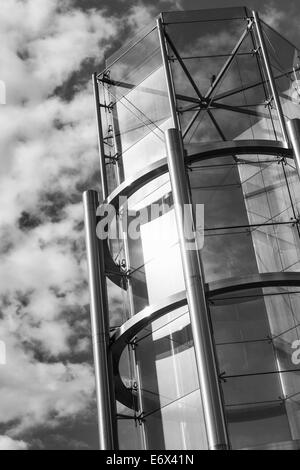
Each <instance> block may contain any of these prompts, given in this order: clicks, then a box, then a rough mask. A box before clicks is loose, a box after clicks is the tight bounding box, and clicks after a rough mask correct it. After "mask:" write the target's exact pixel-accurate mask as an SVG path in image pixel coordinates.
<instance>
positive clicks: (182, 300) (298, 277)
mask: <svg viewBox="0 0 300 470" xmlns="http://www.w3.org/2000/svg"><path fill="white" fill-rule="evenodd" d="M278 286H281V287H284V286H285V287H288V286H300V273H299V272H287V273H263V274H252V275H250V276H245V277H242V278H235V277H234V278H229V279H224V280H221V281H215V282H211V283H209V284H206V292H207V297H208V299H210V300H213V298H214V297H217V296H219V295H220V294H226V293H231V292H238V291H243V290H244V291H245V290H250V289H257V288H263V287H278ZM184 305H187V299H186V292H185V291H181V292H179V293H177V294H175V295H172V296H171V297H168V298H167V299H165V300H164V301H163V302H161V303H160V304H159V305H154V306H149V307H146V308H145V309H144V310H142V311H141V312H139V313H137V314H136V315H134V316H133V317H132V318H130V319H129V320H128V321H126V322H125V323H124V324H123V325H122V326H121V327H120V328H118V329H117V330H116V331H115V332H114V334H113V335H112V337H111V345H110V347H111V351H112V357H113V370H114V375H115V389H116V398H117V400H118V401H119V402H121V403H123V404H124V405H125V406H127V407H128V408H132V409H136V410H137V409H138V403H137V396H136V394H135V393H134V391H133V390H132V389H130V388H127V387H126V386H125V385H124V383H123V381H122V378H121V376H120V372H119V362H120V358H121V355H122V352H123V351H124V349H125V347H126V346H127V345H128V344H129V343H130V341H131V340H132V339H133V338H134V337H135V336H136V335H137V333H139V332H140V331H141V330H143V329H144V328H145V327H146V326H148V325H150V324H151V323H152V322H153V321H155V320H157V319H158V318H161V317H162V316H163V315H165V314H167V313H169V312H172V311H174V310H176V309H177V308H180V307H183V306H184Z"/></svg>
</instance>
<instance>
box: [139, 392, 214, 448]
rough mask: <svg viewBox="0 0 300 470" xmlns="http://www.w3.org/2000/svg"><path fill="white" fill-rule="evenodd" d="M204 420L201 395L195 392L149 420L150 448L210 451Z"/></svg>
mask: <svg viewBox="0 0 300 470" xmlns="http://www.w3.org/2000/svg"><path fill="white" fill-rule="evenodd" d="M203 420H204V418H203V412H202V406H201V397H200V392H199V390H196V391H195V392H193V393H190V394H189V395H187V396H186V397H182V398H181V399H179V400H177V401H175V402H174V403H171V404H170V405H168V406H166V407H164V408H162V409H161V410H159V411H157V412H155V413H153V414H151V415H149V416H147V417H146V421H145V427H146V430H147V441H148V448H149V449H166V450H172V449H173V450H205V449H207V440H206V435H205V431H204V426H203Z"/></svg>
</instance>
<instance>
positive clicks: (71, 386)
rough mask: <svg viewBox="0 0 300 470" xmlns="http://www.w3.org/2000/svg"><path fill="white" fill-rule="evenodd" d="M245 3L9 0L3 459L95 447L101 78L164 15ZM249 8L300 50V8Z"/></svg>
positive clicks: (1, 22)
mask: <svg viewBox="0 0 300 470" xmlns="http://www.w3.org/2000/svg"><path fill="white" fill-rule="evenodd" d="M244 3H246V2H244V1H239V0H231V1H225V0H209V2H208V1H207V0H195V1H193V0H181V1H180V0H178V1H176V0H160V1H152V2H151V1H146V0H145V1H144V2H142V1H133V0H131V1H125V0H1V14H0V51H1V53H0V79H1V80H4V81H5V83H6V87H7V104H6V105H5V106H4V105H1V106H0V159H1V173H0V179H1V181H0V200H1V218H0V239H1V244H0V302H1V305H0V341H5V344H6V349H7V363H6V365H0V450H2V449H10V450H13V449H16V450H18V449H49V448H50V449H94V448H96V447H97V427H96V413H95V402H94V375H93V368H92V361H91V344H90V327H89V309H88V301H89V299H88V292H87V272H86V261H85V246H84V232H83V212H82V203H81V194H82V191H83V190H85V189H87V188H95V189H99V183H98V180H99V178H98V176H99V175H98V166H97V159H98V156H97V140H96V134H95V118H94V103H93V97H92V89H91V82H90V75H91V72H93V71H95V70H98V71H101V70H102V69H103V58H104V55H109V54H110V53H111V52H113V51H114V50H115V49H116V48H118V47H119V46H120V45H121V44H122V42H123V41H124V40H125V39H126V38H128V37H130V35H132V34H133V33H134V32H135V31H136V30H137V29H139V28H140V27H141V26H143V25H144V24H149V22H150V21H151V19H152V18H154V17H155V16H156V15H157V14H158V13H159V11H162V10H171V9H181V8H186V9H197V8H205V7H207V6H209V7H210V8H211V7H217V6H222V7H224V6H234V5H243V4H244ZM262 3H263V6H262ZM248 6H249V7H254V8H258V9H259V10H260V11H262V13H263V14H264V15H267V17H268V18H269V23H271V24H272V25H273V26H275V27H276V28H278V29H279V30H280V31H281V32H282V33H284V34H286V35H287V36H288V37H289V39H291V40H292V41H294V42H295V43H296V44H300V35H299V32H298V25H299V22H300V5H299V2H298V0H287V1H286V2H283V1H282V0H276V1H270V2H261V1H258V0H253V1H252V0H250V1H249V3H248ZM298 36H299V37H298Z"/></svg>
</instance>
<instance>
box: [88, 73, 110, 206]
mask: <svg viewBox="0 0 300 470" xmlns="http://www.w3.org/2000/svg"><path fill="white" fill-rule="evenodd" d="M92 81H93V89H94V97H95V109H96V119H97V136H98V148H99V156H100V177H101V189H102V199H103V201H104V200H105V199H106V198H107V195H108V185H107V178H106V164H105V163H106V162H105V151H104V140H103V130H102V119H101V109H100V97H99V88H98V80H97V74H96V73H93V75H92Z"/></svg>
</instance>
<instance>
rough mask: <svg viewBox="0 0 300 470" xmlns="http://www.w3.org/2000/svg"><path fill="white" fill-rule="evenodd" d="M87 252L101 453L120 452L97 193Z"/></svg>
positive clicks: (91, 202)
mask: <svg viewBox="0 0 300 470" xmlns="http://www.w3.org/2000/svg"><path fill="white" fill-rule="evenodd" d="M83 203H84V213H85V229H86V248H87V259H88V271H89V286H90V313H91V328H92V340H93V353H94V365H95V378H96V395H97V405H98V425H99V444H100V450H116V449H118V437H117V420H116V401H115V396H114V385H113V373H112V360H111V355H110V352H109V319H108V305H107V291H106V280H105V274H104V255H103V245H102V242H101V240H99V239H98V238H97V235H96V210H97V207H98V204H99V201H98V193H97V192H96V191H91V190H89V191H85V192H84V194H83Z"/></svg>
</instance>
